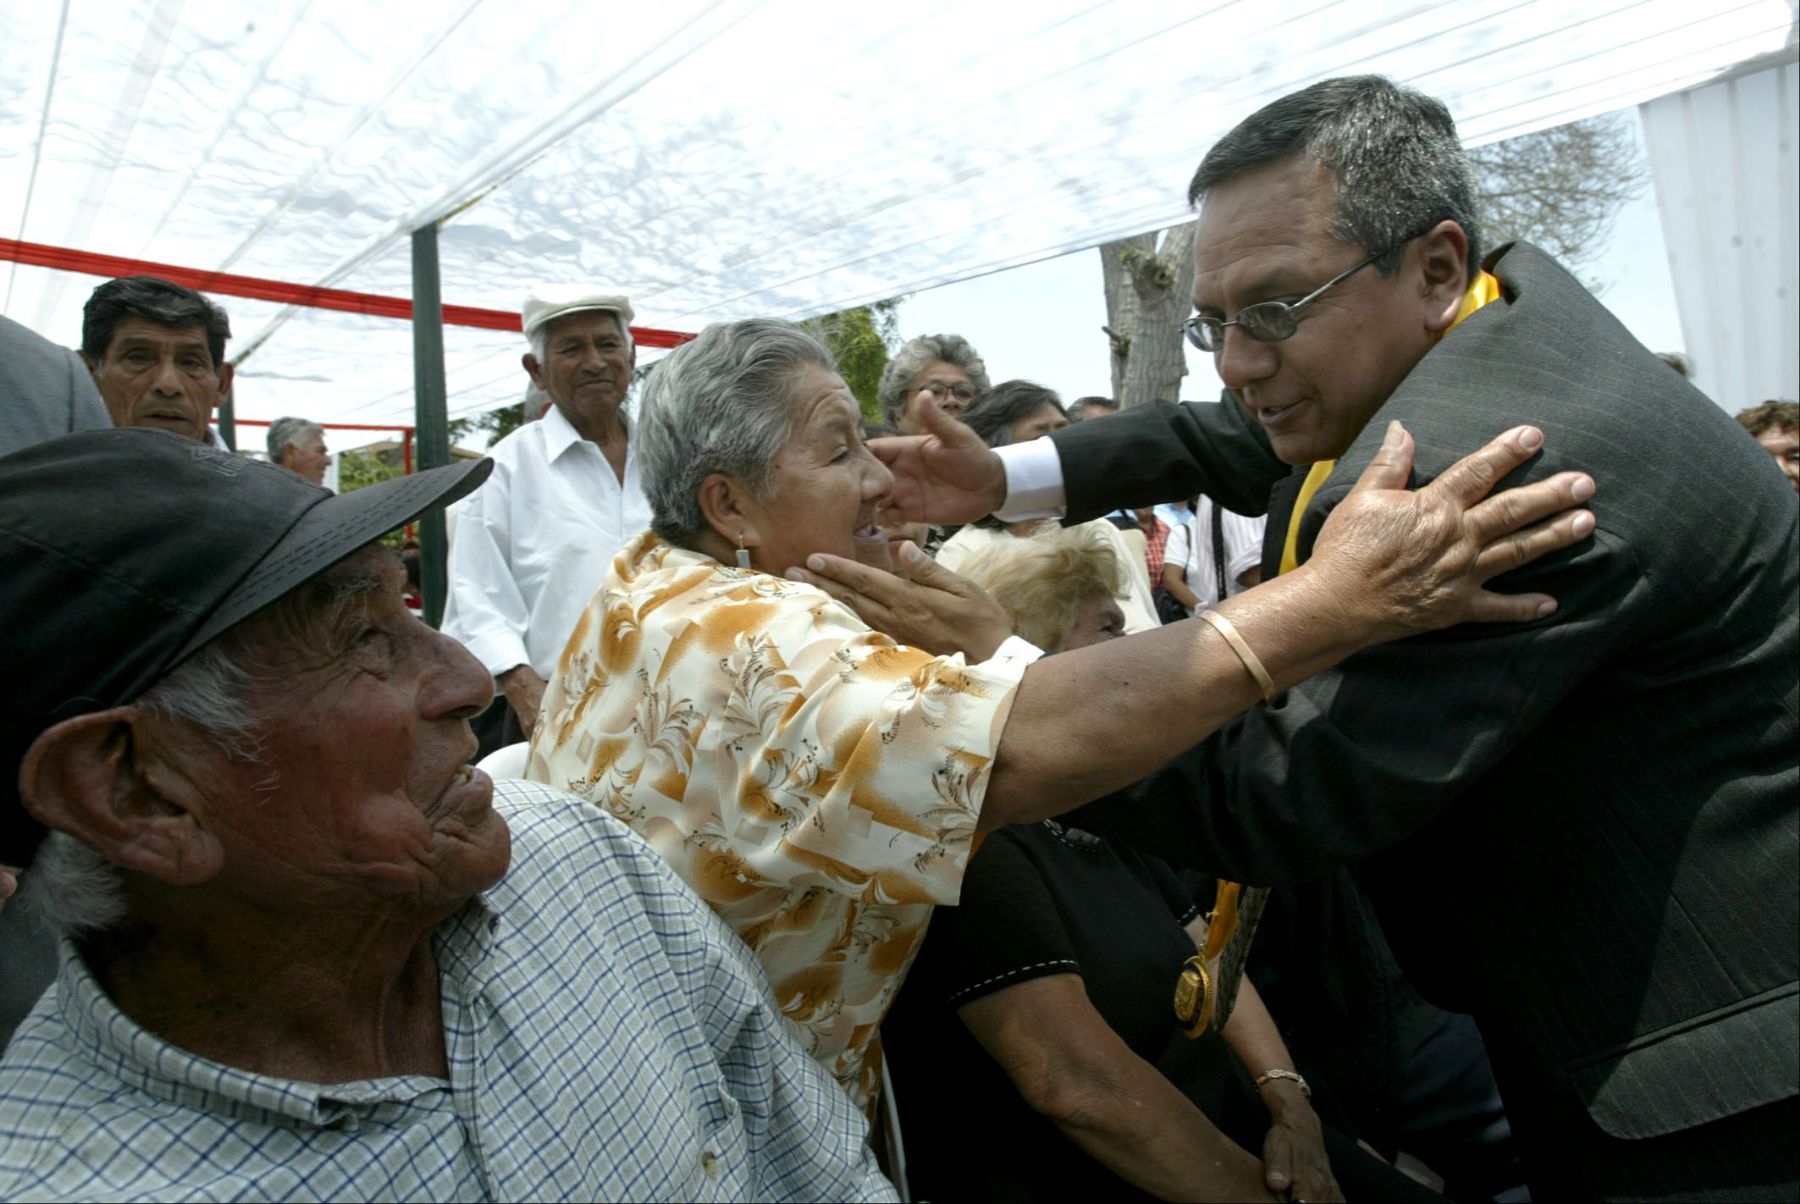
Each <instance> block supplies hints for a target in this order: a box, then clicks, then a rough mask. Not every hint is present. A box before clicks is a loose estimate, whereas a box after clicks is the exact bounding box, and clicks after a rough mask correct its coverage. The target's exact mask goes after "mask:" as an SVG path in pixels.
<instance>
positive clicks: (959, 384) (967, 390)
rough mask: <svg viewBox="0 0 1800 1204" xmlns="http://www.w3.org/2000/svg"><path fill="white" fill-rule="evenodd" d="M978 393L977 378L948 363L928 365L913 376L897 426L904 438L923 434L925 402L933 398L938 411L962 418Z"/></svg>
mask: <svg viewBox="0 0 1800 1204" xmlns="http://www.w3.org/2000/svg"><path fill="white" fill-rule="evenodd" d="M979 391H980V390H978V389H976V387H975V378H974V377H972V376H970V375H969V374H968V373H967V372H964V371H963V370H962V369H961V368H959V367H957V366H956V365H955V364H953V363H951V362H950V361H949V360H933V361H931V363H929V364H926V365H925V370H924V371H923V372H921V373H919V374H918V375H917V376H915V377H913V382H912V384H911V385H910V386H908V388H907V390H906V409H905V410H903V411H901V414H900V420H899V421H898V422H896V423H895V424H894V425H895V426H898V427H899V428H900V433H901V434H903V435H920V434H923V433H924V432H925V424H924V423H922V422H920V421H919V403H920V401H921V400H922V399H924V398H926V397H930V398H932V399H933V400H935V401H936V402H937V405H938V409H940V410H942V411H944V413H946V414H949V415H950V416H951V417H954V418H960V417H961V416H962V412H963V411H964V410H966V409H968V408H969V403H970V402H971V401H974V400H975V395H976V393H978V392H979Z"/></svg>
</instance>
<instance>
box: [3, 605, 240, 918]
mask: <svg viewBox="0 0 1800 1204" xmlns="http://www.w3.org/2000/svg"><path fill="white" fill-rule="evenodd" d="M248 681H249V678H248V675H247V674H246V673H245V672H244V670H243V669H242V668H241V667H240V666H239V664H238V659H237V656H236V650H235V649H232V648H230V647H227V646H226V644H225V641H224V639H223V638H221V639H218V640H214V641H213V642H212V643H210V644H208V645H206V646H205V647H204V648H202V649H201V650H200V651H198V652H196V653H195V654H194V655H193V656H191V657H189V658H188V659H187V660H185V661H183V662H182V663H181V664H180V665H178V666H176V668H175V669H174V671H173V672H171V673H169V674H168V675H167V676H166V677H164V678H163V679H162V680H161V681H159V682H157V683H156V684H155V685H154V686H152V687H150V689H149V690H147V691H145V693H144V694H143V695H142V696H140V697H139V698H138V700H137V702H136V704H135V705H136V706H138V707H139V708H140V709H144V710H149V711H152V712H156V713H158V714H161V715H162V716H164V717H166V718H171V719H178V720H181V721H183V722H185V723H187V724H188V725H190V726H191V727H193V728H194V729H196V731H197V732H198V733H199V734H200V735H202V736H204V737H205V738H206V739H207V740H209V741H210V742H212V743H213V744H216V745H218V746H219V747H221V748H223V749H225V751H226V752H227V753H228V754H229V755H231V756H233V757H237V758H239V759H240V760H248V761H256V760H257V759H258V758H259V755H260V750H259V748H258V747H257V743H256V739H255V733H254V716H253V715H252V714H251V711H250V708H249V706H248V705H247V704H246V693H247V691H246V689H245V687H246V685H247V684H248ZM19 886H20V891H19V906H20V907H21V908H29V909H30V910H32V911H33V912H35V913H36V914H37V915H38V916H40V917H41V918H42V919H43V920H44V922H45V923H46V924H47V925H48V926H49V927H50V928H52V929H54V930H55V931H56V932H58V933H61V934H62V935H65V936H79V935H81V934H82V933H87V932H103V931H105V930H106V929H109V928H112V927H115V926H116V925H117V924H118V923H119V922H120V921H121V920H123V919H124V918H125V914H126V911H127V904H126V900H125V879H124V876H123V873H122V871H121V870H120V869H119V867H118V866H117V865H114V864H113V863H112V862H111V861H108V860H107V859H106V858H105V857H104V856H102V855H101V854H100V853H99V852H98V851H96V850H95V849H93V848H91V847H90V846H88V845H86V844H83V843H82V842H81V841H79V840H77V839H76V838H75V837H73V836H70V835H69V834H68V833H66V832H54V831H53V832H51V833H50V834H49V835H48V836H46V837H45V838H44V843H43V844H42V845H41V846H39V848H38V852H37V856H36V857H34V858H33V859H32V862H31V869H30V870H29V871H28V872H26V873H25V874H23V875H22V876H21V877H20V879H19Z"/></svg>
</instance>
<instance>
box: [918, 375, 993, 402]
mask: <svg viewBox="0 0 1800 1204" xmlns="http://www.w3.org/2000/svg"><path fill="white" fill-rule="evenodd" d="M913 392H914V393H929V394H931V397H932V400H933V401H942V400H944V397H945V395H946V394H949V393H954V394H956V399H957V400H958V401H960V402H963V403H964V404H965V405H966V404H967V403H969V402H971V401H974V400H975V395H976V394H977V393H979V392H981V390H980V389H977V388H976V387H975V386H974V385H972V384H970V383H969V382H968V381H966V380H963V381H958V382H956V383H955V384H953V385H947V384H945V383H944V382H943V381H941V380H928V381H926V382H925V383H924V384H922V385H920V386H918V387H917V388H915V389H914V390H913Z"/></svg>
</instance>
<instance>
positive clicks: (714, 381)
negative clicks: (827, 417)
mask: <svg viewBox="0 0 1800 1204" xmlns="http://www.w3.org/2000/svg"><path fill="white" fill-rule="evenodd" d="M809 365H810V366H814V367H819V368H823V369H825V370H826V371H827V372H836V371H837V360H836V359H834V358H833V357H832V354H831V350H830V349H829V348H828V347H826V346H825V344H824V343H822V342H820V341H819V340H818V339H816V338H814V337H813V336H812V335H810V334H808V333H807V332H806V331H804V330H802V329H800V328H799V327H798V326H795V325H794V324H793V323H791V322H780V321H775V320H773V319H769V318H752V319H749V320H748V321H744V322H723V323H715V324H714V325H712V326H708V327H707V328H706V329H705V330H702V331H701V332H700V335H699V337H698V338H696V339H694V340H693V341H692V342H688V343H683V344H682V345H681V346H679V347H677V348H676V349H675V350H674V351H672V352H670V353H669V354H668V355H666V356H664V357H663V358H662V359H661V360H660V361H658V363H657V365H656V371H654V372H652V373H651V374H650V378H649V380H648V382H647V383H646V384H645V386H644V396H643V400H642V401H640V402H639V403H638V428H637V433H636V434H635V435H634V436H633V438H634V439H635V440H636V443H637V456H638V473H639V475H640V476H641V477H642V479H643V482H644V492H645V494H647V495H648V496H649V499H650V514H651V518H650V528H651V530H653V531H655V532H656V533H657V534H658V535H660V536H662V538H663V539H665V540H667V541H668V542H669V543H671V544H674V545H675V546H676V547H682V548H691V547H693V546H695V542H696V540H697V539H698V537H699V536H700V535H701V533H702V532H704V531H705V530H706V516H705V514H703V513H702V512H701V509H700V483H701V482H702V481H704V480H706V478H707V477H708V476H710V475H711V474H713V473H715V472H718V473H724V474H725V475H726V476H731V477H736V478H737V479H738V480H740V481H742V482H743V483H744V484H745V486H746V487H748V488H749V489H750V490H751V491H752V492H754V493H756V494H758V495H766V494H767V492H768V490H769V487H770V485H771V484H772V482H773V478H774V472H775V455H776V453H777V452H779V451H780V450H781V445H782V444H784V443H786V442H787V441H788V438H789V437H790V436H791V435H792V434H793V425H794V409H793V400H794V385H795V380H796V377H798V375H799V373H800V370H801V369H802V368H805V367H807V366H809Z"/></svg>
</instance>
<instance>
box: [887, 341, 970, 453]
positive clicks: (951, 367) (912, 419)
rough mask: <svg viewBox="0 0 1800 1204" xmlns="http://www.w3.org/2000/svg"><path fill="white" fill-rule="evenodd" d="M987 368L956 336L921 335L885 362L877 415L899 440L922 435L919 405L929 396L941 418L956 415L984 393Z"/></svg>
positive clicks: (964, 342)
mask: <svg viewBox="0 0 1800 1204" xmlns="http://www.w3.org/2000/svg"><path fill="white" fill-rule="evenodd" d="M988 387H989V385H988V373H987V365H986V364H985V363H983V362H982V359H981V356H980V355H978V354H976V351H975V348H973V347H971V346H969V340H967V339H965V338H963V337H962V336H961V335H959V334H922V335H920V336H919V337H918V338H916V339H910V340H908V341H907V344H906V346H904V347H902V348H900V351H899V353H898V354H897V355H895V356H894V358H893V359H891V360H889V361H888V366H887V370H886V371H884V372H883V373H882V374H881V388H880V389H879V390H878V391H877V397H878V398H879V399H880V401H881V415H882V418H883V419H884V420H885V421H886V422H887V424H888V425H889V426H891V427H893V428H894V429H895V430H897V431H899V432H900V433H901V434H902V435H923V434H924V433H925V426H924V424H923V423H922V422H921V421H920V420H919V401H920V399H921V398H924V397H929V398H931V399H932V400H933V401H935V402H937V406H938V409H940V410H942V411H944V412H945V413H946V414H955V415H959V416H960V415H961V414H962V412H963V411H964V410H966V409H968V408H969V403H970V402H972V401H974V400H975V398H976V397H978V396H980V395H981V394H983V393H985V392H987V391H988Z"/></svg>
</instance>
